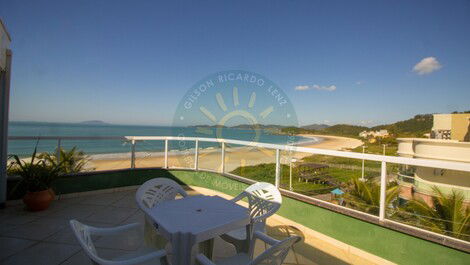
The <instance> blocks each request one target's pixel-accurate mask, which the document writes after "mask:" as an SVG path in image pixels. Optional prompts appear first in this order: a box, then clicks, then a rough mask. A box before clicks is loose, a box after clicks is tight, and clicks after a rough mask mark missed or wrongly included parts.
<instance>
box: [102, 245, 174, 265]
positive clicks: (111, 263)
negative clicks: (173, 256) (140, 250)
mask: <svg viewBox="0 0 470 265" xmlns="http://www.w3.org/2000/svg"><path fill="white" fill-rule="evenodd" d="M165 256H166V251H165V250H163V249H161V250H157V251H154V252H150V253H148V254H145V255H142V256H138V257H135V258H130V259H126V260H106V261H105V262H103V263H102V265H135V264H141V263H143V262H146V261H148V260H152V259H155V258H163V257H165Z"/></svg>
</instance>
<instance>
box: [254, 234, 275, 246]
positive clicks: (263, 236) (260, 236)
mask: <svg viewBox="0 0 470 265" xmlns="http://www.w3.org/2000/svg"><path fill="white" fill-rule="evenodd" d="M256 238H257V239H260V240H262V241H264V242H265V243H266V244H268V245H271V246H273V245H275V244H277V243H279V242H281V241H279V240H277V239H274V238H272V237H270V236H268V235H266V234H263V233H261V232H254V233H253V242H254V240H255V239H256Z"/></svg>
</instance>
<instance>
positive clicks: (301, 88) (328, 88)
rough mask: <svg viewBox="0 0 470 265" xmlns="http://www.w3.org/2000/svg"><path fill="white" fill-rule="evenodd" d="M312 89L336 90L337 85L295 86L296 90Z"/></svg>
mask: <svg viewBox="0 0 470 265" xmlns="http://www.w3.org/2000/svg"><path fill="white" fill-rule="evenodd" d="M310 89H316V90H325V91H335V90H336V86H335V85H331V86H320V85H313V86H310V85H302V86H296V87H295V90H300V91H303V90H310Z"/></svg>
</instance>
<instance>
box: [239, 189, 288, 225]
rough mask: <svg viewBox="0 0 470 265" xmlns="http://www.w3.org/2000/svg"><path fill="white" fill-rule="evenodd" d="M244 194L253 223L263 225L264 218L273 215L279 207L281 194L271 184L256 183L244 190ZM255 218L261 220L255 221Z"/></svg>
mask: <svg viewBox="0 0 470 265" xmlns="http://www.w3.org/2000/svg"><path fill="white" fill-rule="evenodd" d="M244 193H245V196H246V197H247V198H248V204H249V209H250V216H251V218H252V220H254V221H255V222H262V223H263V224H264V223H265V222H266V218H267V217H269V216H271V215H273V214H275V213H276V212H277V210H279V208H280V207H281V203H282V196H281V193H280V192H279V190H278V189H277V188H276V186H274V185H272V184H271V183H266V182H257V183H255V184H253V185H251V186H249V187H248V188H246V189H245V191H244ZM257 217H260V218H261V217H262V218H261V219H257ZM263 229H264V226H263Z"/></svg>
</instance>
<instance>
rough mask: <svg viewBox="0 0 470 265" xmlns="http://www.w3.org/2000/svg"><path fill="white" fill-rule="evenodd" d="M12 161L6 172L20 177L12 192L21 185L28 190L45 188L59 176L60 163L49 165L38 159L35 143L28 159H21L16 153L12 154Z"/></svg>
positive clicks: (35, 190)
mask: <svg viewBox="0 0 470 265" xmlns="http://www.w3.org/2000/svg"><path fill="white" fill-rule="evenodd" d="M11 158H12V159H13V161H12V162H10V163H9V165H8V169H7V170H8V173H9V174H13V175H17V176H20V177H21V180H20V181H19V182H18V183H17V185H16V186H15V188H13V191H12V192H13V193H14V192H15V191H16V190H17V189H18V188H19V187H21V188H22V189H24V190H26V191H30V192H37V191H43V190H47V189H49V188H50V187H51V183H52V182H53V181H54V180H55V179H56V178H57V177H58V176H59V174H60V169H61V166H62V164H61V163H59V164H57V165H50V164H48V163H46V161H44V160H41V159H38V155H37V144H36V147H35V148H34V152H33V154H32V156H31V159H30V160H29V161H25V160H21V159H20V158H19V157H18V156H17V155H12V156H11Z"/></svg>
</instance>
